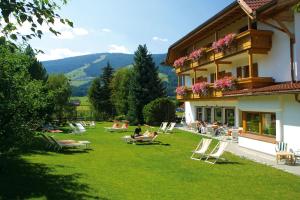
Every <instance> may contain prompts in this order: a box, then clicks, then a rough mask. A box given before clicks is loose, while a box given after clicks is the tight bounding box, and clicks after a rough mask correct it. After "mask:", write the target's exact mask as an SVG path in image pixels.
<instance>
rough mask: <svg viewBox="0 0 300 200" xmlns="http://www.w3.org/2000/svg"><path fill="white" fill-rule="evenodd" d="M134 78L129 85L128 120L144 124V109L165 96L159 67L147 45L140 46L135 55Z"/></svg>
mask: <svg viewBox="0 0 300 200" xmlns="http://www.w3.org/2000/svg"><path fill="white" fill-rule="evenodd" d="M134 55H135V56H134V65H133V76H132V79H131V82H130V85H129V97H128V105H129V111H128V120H129V121H130V122H131V123H133V124H137V123H143V122H144V119H143V113H142V111H143V108H144V106H145V105H146V104H148V103H150V102H151V101H153V100H154V99H156V98H159V97H163V96H165V88H164V87H163V84H162V82H161V80H160V79H159V77H158V67H156V66H155V63H154V62H153V59H152V55H151V54H149V52H148V49H147V47H146V45H143V46H142V45H139V47H138V49H137V51H136V52H135V53H134Z"/></svg>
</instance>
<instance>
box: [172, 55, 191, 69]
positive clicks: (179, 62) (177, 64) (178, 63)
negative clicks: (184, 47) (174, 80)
mask: <svg viewBox="0 0 300 200" xmlns="http://www.w3.org/2000/svg"><path fill="white" fill-rule="evenodd" d="M187 59H188V57H187V56H184V57H180V58H178V59H177V60H175V61H174V64H173V66H174V67H181V66H183V65H184V62H185V61H186V60H187Z"/></svg>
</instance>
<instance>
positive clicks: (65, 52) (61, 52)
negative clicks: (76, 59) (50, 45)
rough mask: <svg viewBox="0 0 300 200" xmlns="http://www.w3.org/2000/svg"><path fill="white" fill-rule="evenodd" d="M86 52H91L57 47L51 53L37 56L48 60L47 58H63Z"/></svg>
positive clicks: (41, 59)
mask: <svg viewBox="0 0 300 200" xmlns="http://www.w3.org/2000/svg"><path fill="white" fill-rule="evenodd" d="M86 54H90V52H79V51H73V50H71V49H68V48H57V49H51V50H50V51H49V53H45V54H38V55H37V58H38V59H39V60H40V61H46V60H56V59H62V58H66V57H73V56H80V55H86Z"/></svg>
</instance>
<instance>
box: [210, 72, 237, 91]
mask: <svg viewBox="0 0 300 200" xmlns="http://www.w3.org/2000/svg"><path fill="white" fill-rule="evenodd" d="M235 85H236V80H235V78H233V77H228V76H225V77H224V78H222V79H219V80H216V81H215V83H214V88H215V89H216V90H220V91H227V90H233V89H234V88H235Z"/></svg>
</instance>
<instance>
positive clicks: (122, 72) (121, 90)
mask: <svg viewBox="0 0 300 200" xmlns="http://www.w3.org/2000/svg"><path fill="white" fill-rule="evenodd" d="M132 73H133V69H132V68H128V67H127V68H121V69H119V70H117V71H116V72H115V74H114V76H113V79H112V83H111V87H112V96H111V99H112V102H113V104H114V107H115V109H116V112H117V115H127V113H128V95H129V84H130V80H131V77H132Z"/></svg>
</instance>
